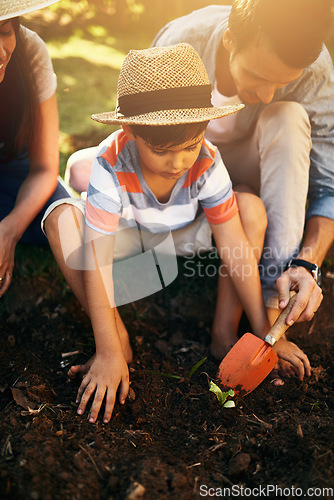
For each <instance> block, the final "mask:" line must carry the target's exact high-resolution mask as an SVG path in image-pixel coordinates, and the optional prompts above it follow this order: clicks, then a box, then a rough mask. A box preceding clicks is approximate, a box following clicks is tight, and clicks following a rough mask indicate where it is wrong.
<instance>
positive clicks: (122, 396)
mask: <svg viewBox="0 0 334 500" xmlns="http://www.w3.org/2000/svg"><path fill="white" fill-rule="evenodd" d="M128 393H129V377H127V378H126V380H122V382H121V385H120V391H119V402H120V403H121V404H122V405H124V403H125V400H126V398H127V397H128Z"/></svg>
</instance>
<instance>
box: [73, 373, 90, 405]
mask: <svg viewBox="0 0 334 500" xmlns="http://www.w3.org/2000/svg"><path fill="white" fill-rule="evenodd" d="M89 382H90V379H89V378H88V377H87V376H86V377H84V378H83V379H82V382H81V384H80V387H79V389H78V393H77V397H76V403H79V401H80V399H81V396H82V395H83V393H84V392H85V389H86V387H87V385H88V384H89Z"/></svg>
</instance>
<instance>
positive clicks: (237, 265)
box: [210, 214, 311, 380]
mask: <svg viewBox="0 0 334 500" xmlns="http://www.w3.org/2000/svg"><path fill="white" fill-rule="evenodd" d="M210 227H211V230H212V233H213V236H214V238H215V242H216V246H217V249H218V252H219V255H220V257H221V259H222V261H223V263H224V264H225V265H226V266H227V270H228V272H229V274H230V277H231V279H232V282H233V285H234V287H235V289H236V291H237V294H238V296H239V299H240V302H241V304H242V306H243V308H244V310H245V313H246V315H247V317H248V319H249V321H250V324H251V326H252V329H253V333H254V334H255V335H257V336H258V337H260V338H262V339H264V337H265V336H266V334H267V333H268V331H269V328H270V326H269V320H268V317H267V313H266V309H265V305H264V300H263V296H262V289H261V283H260V276H259V271H258V265H257V261H256V259H255V257H254V254H253V251H252V248H251V246H250V243H249V242H248V240H247V238H246V235H245V233H244V230H243V227H242V224H241V221H240V217H239V214H237V215H235V216H234V217H233V218H232V219H230V220H229V221H227V222H224V223H222V224H210ZM235 249H238V250H239V251H238V252H235ZM240 250H241V251H240ZM236 254H237V255H238V257H236ZM275 350H276V353H277V355H278V356H279V357H280V358H282V359H285V360H286V361H289V362H290V363H291V364H292V365H293V366H294V367H295V369H296V373H297V374H298V377H299V379H300V380H302V379H303V378H304V375H305V374H306V375H307V376H309V375H310V374H311V367H310V363H309V360H308V358H307V356H306V355H305V354H304V353H303V351H301V349H299V347H298V346H296V345H295V344H293V343H292V342H288V341H287V340H286V339H284V338H281V339H280V340H279V341H278V342H277V344H276V347H275Z"/></svg>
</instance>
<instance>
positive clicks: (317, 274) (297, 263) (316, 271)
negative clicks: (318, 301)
mask: <svg viewBox="0 0 334 500" xmlns="http://www.w3.org/2000/svg"><path fill="white" fill-rule="evenodd" d="M290 267H304V268H305V269H307V270H308V271H310V273H311V274H312V276H313V278H314V280H315V282H316V283H317V285H319V286H320V285H321V269H320V267H319V266H317V265H316V264H312V262H308V261H307V260H303V259H291V260H290V261H289V262H288V263H287V265H286V266H285V271H286V270H287V269H289V268H290Z"/></svg>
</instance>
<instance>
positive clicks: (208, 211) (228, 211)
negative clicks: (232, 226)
mask: <svg viewBox="0 0 334 500" xmlns="http://www.w3.org/2000/svg"><path fill="white" fill-rule="evenodd" d="M203 210H204V212H205V215H206V218H207V219H208V222H210V223H211V224H221V223H222V222H227V221H228V220H230V219H232V217H234V216H235V215H236V214H237V213H238V211H239V208H238V205H237V200H236V198H235V194H234V193H233V195H232V196H231V198H229V199H228V200H227V201H225V202H224V203H221V204H220V205H217V206H216V207H213V208H204V207H203Z"/></svg>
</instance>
